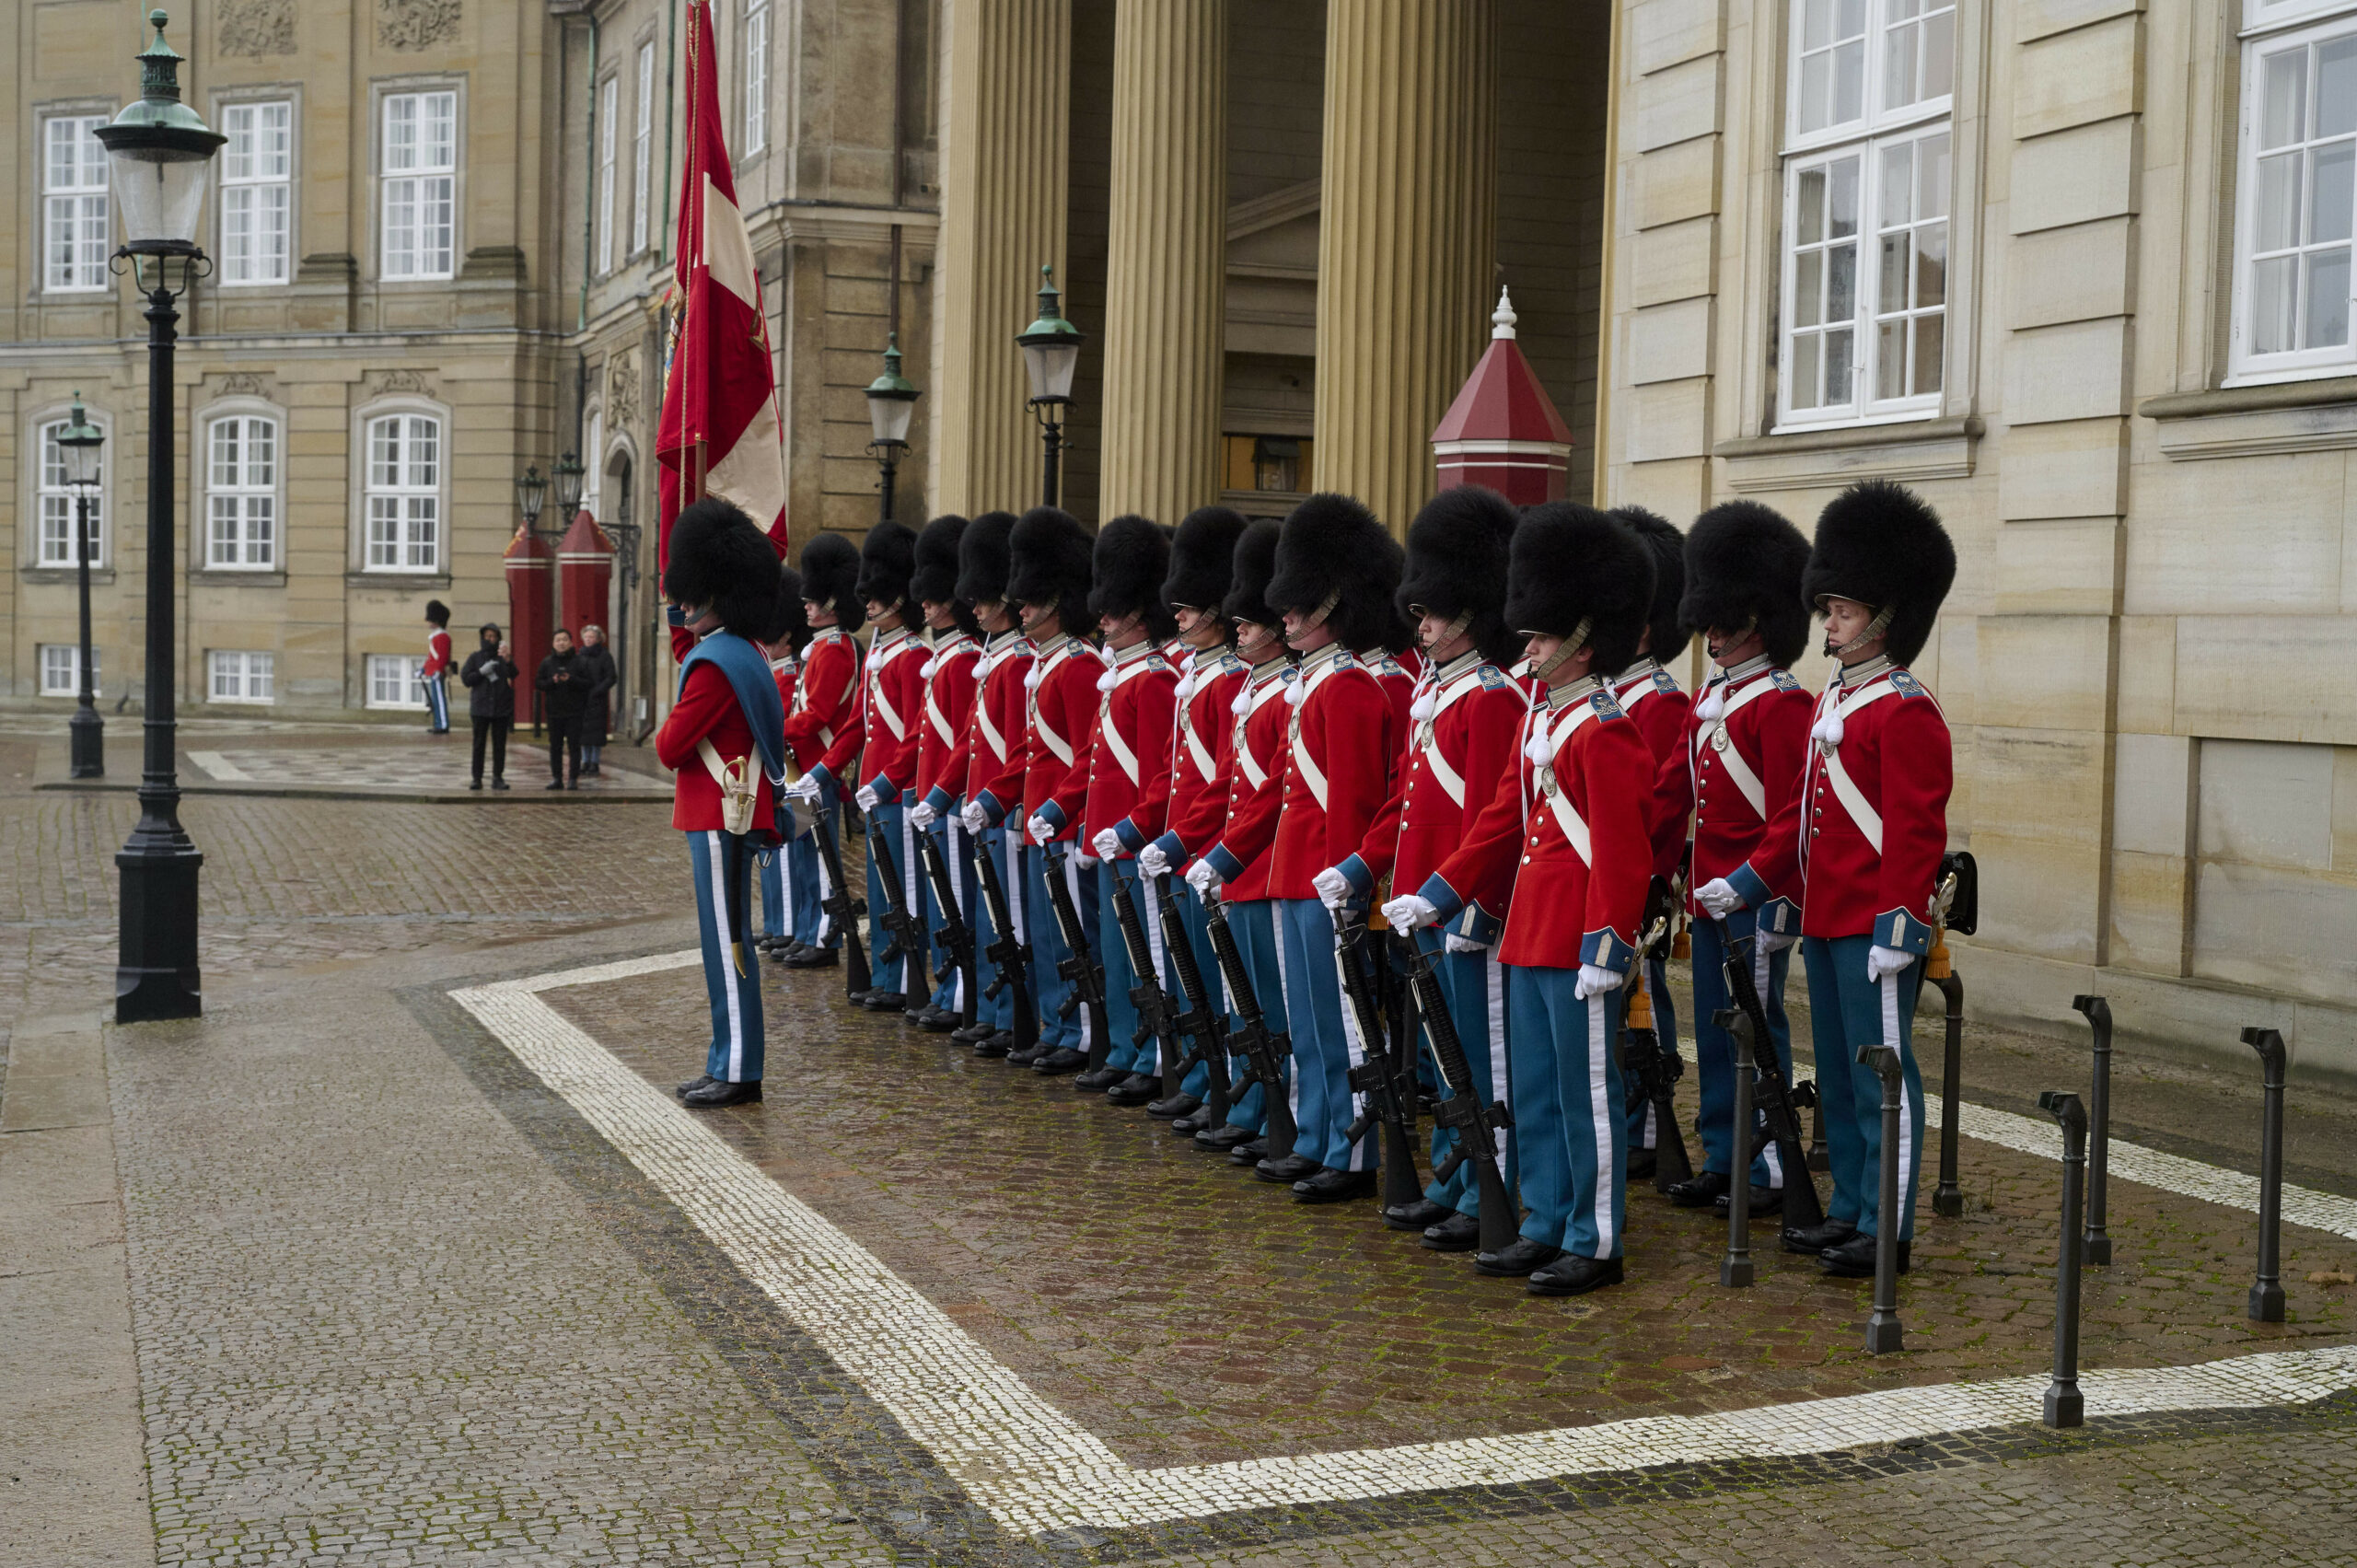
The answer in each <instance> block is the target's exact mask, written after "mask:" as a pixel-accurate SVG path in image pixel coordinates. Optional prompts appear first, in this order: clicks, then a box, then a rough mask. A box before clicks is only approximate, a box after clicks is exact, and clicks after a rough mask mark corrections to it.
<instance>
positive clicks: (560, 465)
mask: <svg viewBox="0 0 2357 1568" xmlns="http://www.w3.org/2000/svg"><path fill="white" fill-rule="evenodd" d="M586 471H587V470H586V469H584V468H583V467H582V466H581V459H579V458H578V457H576V456H575V455H574V454H573V453H571V452H567V453H566V454H565V455H564V456H563V457H561V458H559V459H557V460H556V515H557V516H558V517H563V519H564V520H565V521H566V522H567V523H571V522H572V521H573V514H574V513H575V512H576V511H579V510H580V509H581V476H582V475H583V474H584V473H586ZM532 516H533V517H539V516H540V513H539V512H538V511H537V510H535V511H534V512H533V513H532Z"/></svg>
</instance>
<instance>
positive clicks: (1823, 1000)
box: [1801, 936, 1923, 1241]
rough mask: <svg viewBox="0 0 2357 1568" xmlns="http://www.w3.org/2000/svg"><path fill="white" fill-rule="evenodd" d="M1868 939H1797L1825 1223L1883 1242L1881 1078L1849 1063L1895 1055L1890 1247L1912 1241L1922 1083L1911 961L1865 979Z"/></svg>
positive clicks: (1916, 978) (1917, 985)
mask: <svg viewBox="0 0 2357 1568" xmlns="http://www.w3.org/2000/svg"><path fill="white" fill-rule="evenodd" d="M1873 940H1874V939H1873V938H1872V937H1868V936H1805V937H1803V938H1801V956H1802V958H1804V959H1805V962H1806V963H1807V966H1808V1011H1809V1022H1810V1025H1811V1028H1812V1030H1813V1034H1814V1040H1815V1043H1816V1049H1817V1093H1818V1094H1819V1095H1820V1096H1822V1097H1823V1098H1824V1103H1825V1154H1826V1160H1827V1163H1828V1164H1829V1165H1830V1166H1831V1167H1833V1202H1830V1203H1829V1204H1828V1205H1826V1217H1827V1218H1828V1219H1836V1220H1847V1221H1849V1222H1850V1223H1851V1224H1852V1225H1856V1226H1857V1227H1858V1228H1859V1229H1860V1230H1862V1231H1864V1233H1865V1234H1866V1235H1868V1236H1879V1235H1881V1234H1882V1229H1881V1225H1882V1215H1881V1214H1880V1213H1879V1212H1878V1211H1879V1208H1880V1200H1881V1197H1882V1076H1881V1074H1877V1073H1876V1072H1875V1070H1874V1069H1873V1068H1872V1067H1869V1066H1867V1065H1865V1064H1864V1063H1861V1062H1860V1061H1859V1060H1858V1047H1860V1046H1861V1045H1890V1044H1896V1045H1897V1046H1898V1062H1899V1090H1898V1132H1899V1136H1900V1137H1901V1138H1902V1139H1903V1140H1904V1142H1903V1143H1901V1144H1900V1145H1899V1149H1898V1238H1899V1239H1900V1240H1901V1241H1910V1240H1912V1239H1913V1238H1914V1236H1915V1186H1916V1178H1917V1176H1918V1174H1919V1173H1920V1172H1921V1170H1922V1164H1923V1074H1922V1071H1921V1069H1919V1068H1918V1067H1917V1066H1916V1064H1915V993H1917V991H1919V990H1921V989H1922V984H1923V963H1922V959H1920V958H1919V959H1917V960H1916V961H1915V962H1914V963H1912V964H1910V965H1909V966H1908V967H1907V968H1906V969H1904V970H1900V971H1899V972H1898V973H1897V974H1895V975H1886V976H1885V977H1884V978H1883V979H1882V980H1880V981H1869V980H1867V979H1866V949H1867V948H1868V947H1871V946H1873Z"/></svg>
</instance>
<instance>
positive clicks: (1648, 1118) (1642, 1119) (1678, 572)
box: [1610, 506, 1694, 1180]
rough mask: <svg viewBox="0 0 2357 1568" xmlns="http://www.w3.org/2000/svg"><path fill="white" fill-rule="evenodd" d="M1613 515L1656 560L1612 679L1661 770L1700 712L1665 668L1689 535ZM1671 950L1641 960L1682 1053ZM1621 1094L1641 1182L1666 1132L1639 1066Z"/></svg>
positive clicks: (1637, 517)
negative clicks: (1625, 658)
mask: <svg viewBox="0 0 2357 1568" xmlns="http://www.w3.org/2000/svg"><path fill="white" fill-rule="evenodd" d="M1612 516H1613V517H1614V519H1615V520H1616V521H1618V522H1619V523H1620V525H1621V526H1622V527H1624V528H1627V529H1629V531H1630V532H1631V533H1633V534H1635V535H1636V536H1637V538H1638V540H1640V541H1642V542H1643V545H1644V547H1645V549H1646V551H1647V552H1649V553H1650V554H1651V555H1652V557H1653V563H1654V602H1653V607H1652V609H1651V610H1649V611H1648V612H1647V614H1646V616H1645V633H1644V635H1643V637H1641V638H1639V639H1638V641H1637V657H1636V662H1634V663H1633V664H1631V665H1630V667H1629V668H1626V669H1624V670H1621V671H1620V673H1619V674H1617V675H1615V676H1613V678H1612V679H1611V681H1610V685H1611V687H1612V700H1613V701H1614V702H1616V703H1620V711H1621V712H1622V713H1624V714H1628V715H1629V716H1630V717H1631V719H1633V720H1635V721H1636V725H1637V730H1638V733H1639V734H1641V735H1643V737H1644V738H1645V744H1646V745H1648V746H1650V747H1652V748H1653V751H1654V766H1655V769H1656V770H1658V769H1660V768H1661V767H1663V766H1664V765H1666V763H1667V762H1668V761H1670V760H1671V759H1673V758H1675V757H1677V756H1678V755H1679V748H1680V746H1681V745H1682V744H1683V742H1684V739H1685V736H1686V720H1687V716H1688V715H1689V714H1691V713H1692V712H1693V710H1694V703H1693V700H1692V699H1691V698H1689V697H1688V696H1687V694H1686V692H1685V691H1684V690H1683V689H1681V688H1680V687H1679V686H1678V680H1677V679H1676V678H1675V677H1674V676H1672V675H1671V674H1670V672H1669V671H1668V670H1667V669H1666V668H1663V666H1665V665H1670V664H1676V663H1678V662H1679V661H1680V660H1682V659H1684V658H1685V657H1686V648H1687V645H1688V644H1689V643H1690V642H1692V641H1693V633H1691V632H1689V631H1688V630H1687V629H1686V627H1685V626H1684V625H1683V624H1682V623H1680V621H1678V601H1679V598H1680V597H1681V596H1682V595H1683V594H1684V592H1685V588H1686V566H1685V559H1686V536H1685V535H1683V534H1681V533H1679V532H1678V528H1677V526H1676V525H1675V524H1673V523H1671V522H1669V521H1668V520H1667V519H1666V518H1664V517H1656V516H1655V515H1654V514H1653V513H1651V512H1648V511H1646V510H1645V509H1644V508H1643V506H1618V507H1615V508H1614V509H1613V512H1612ZM1666 947H1667V944H1666V943H1665V944H1663V947H1662V948H1661V949H1658V950H1655V951H1654V952H1649V953H1644V954H1641V955H1639V958H1640V962H1641V963H1642V965H1643V976H1644V995H1645V1001H1646V1003H1647V1004H1648V1005H1649V1006H1650V1007H1651V1009H1652V1012H1653V1017H1654V1030H1655V1039H1656V1040H1659V1041H1660V1042H1661V1049H1662V1050H1664V1051H1669V1052H1671V1053H1673V1054H1675V1053H1676V1051H1677V1050H1678V1004H1677V1003H1676V1002H1675V1001H1673V1000H1672V999H1671V997H1670V994H1669V954H1668V952H1667V951H1666ZM1621 1089H1622V1092H1623V1093H1624V1094H1625V1095H1626V1096H1627V1098H1628V1103H1629V1174H1630V1175H1631V1176H1632V1177H1635V1178H1637V1179H1641V1180H1642V1179H1646V1178H1649V1177H1651V1176H1652V1175H1653V1173H1654V1144H1655V1138H1656V1136H1657V1134H1658V1131H1659V1130H1658V1129H1656V1128H1655V1126H1654V1124H1653V1119H1654V1108H1653V1102H1652V1101H1651V1100H1649V1099H1647V1098H1645V1096H1644V1091H1643V1088H1642V1087H1641V1086H1640V1085H1639V1083H1638V1079H1637V1074H1636V1071H1635V1069H1633V1068H1629V1067H1623V1069H1622V1074H1621Z"/></svg>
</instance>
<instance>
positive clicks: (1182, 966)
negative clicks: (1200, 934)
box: [1154, 873, 1231, 1127]
mask: <svg viewBox="0 0 2357 1568" xmlns="http://www.w3.org/2000/svg"><path fill="white" fill-rule="evenodd" d="M1154 892H1155V902H1156V904H1157V905H1158V906H1159V908H1160V910H1161V913H1162V945H1163V947H1166V948H1167V949H1168V950H1169V953H1170V962H1171V967H1172V968H1174V969H1175V970H1178V971H1179V1002H1181V1003H1182V1004H1184V1005H1185V1006H1186V1011H1184V1012H1182V1013H1180V1014H1179V1016H1176V1017H1174V1018H1172V1019H1171V1020H1170V1027H1171V1028H1172V1029H1173V1030H1175V1031H1176V1032H1178V1033H1179V1034H1182V1035H1185V1036H1186V1037H1187V1038H1188V1039H1190V1040H1193V1041H1194V1042H1195V1043H1194V1046H1193V1049H1191V1050H1190V1051H1188V1052H1187V1054H1186V1055H1185V1056H1183V1057H1181V1058H1180V1059H1179V1074H1180V1075H1181V1081H1182V1082H1183V1081H1184V1075H1185V1074H1186V1073H1187V1072H1188V1071H1189V1070H1190V1069H1191V1068H1192V1067H1193V1066H1194V1065H1195V1063H1198V1062H1200V1063H1202V1064H1203V1071H1204V1072H1205V1073H1206V1074H1209V1075H1210V1078H1211V1093H1210V1094H1209V1095H1207V1096H1205V1097H1204V1098H1203V1105H1204V1112H1205V1117H1206V1120H1205V1121H1204V1125H1205V1126H1207V1127H1218V1126H1221V1125H1223V1124H1225V1122H1226V1121H1227V1110H1228V1104H1229V1100H1230V1098H1231V1096H1230V1091H1229V1088H1228V1081H1227V1030H1226V1028H1225V1025H1224V1021H1223V1020H1222V1019H1221V1017H1220V1015H1219V1012H1218V1010H1217V1009H1216V1008H1214V1007H1213V1005H1212V995H1211V988H1210V987H1208V986H1206V985H1205V984H1204V983H1203V971H1202V970H1201V969H1199V968H1198V967H1196V964H1195V949H1194V947H1193V946H1192V945H1191V944H1190V942H1189V941H1188V940H1187V926H1186V923H1185V922H1184V921H1182V920H1180V919H1179V906H1178V903H1177V901H1176V900H1173V899H1172V898H1171V896H1170V877H1169V876H1168V874H1167V873H1165V874H1164V875H1163V876H1160V877H1155V879H1154Z"/></svg>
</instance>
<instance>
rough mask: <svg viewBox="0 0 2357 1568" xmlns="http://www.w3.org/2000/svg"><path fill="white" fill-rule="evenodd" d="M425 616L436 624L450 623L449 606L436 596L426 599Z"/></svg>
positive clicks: (445, 624)
mask: <svg viewBox="0 0 2357 1568" xmlns="http://www.w3.org/2000/svg"><path fill="white" fill-rule="evenodd" d="M425 618H426V619H427V620H428V621H432V622H434V624H435V625H436V626H447V625H449V624H450V607H449V606H448V605H447V604H444V603H443V602H442V601H441V600H440V599H438V598H430V599H427V600H426V601H425Z"/></svg>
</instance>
